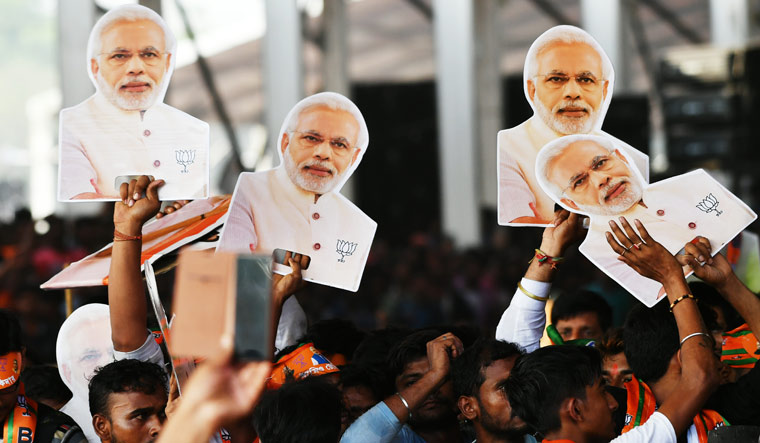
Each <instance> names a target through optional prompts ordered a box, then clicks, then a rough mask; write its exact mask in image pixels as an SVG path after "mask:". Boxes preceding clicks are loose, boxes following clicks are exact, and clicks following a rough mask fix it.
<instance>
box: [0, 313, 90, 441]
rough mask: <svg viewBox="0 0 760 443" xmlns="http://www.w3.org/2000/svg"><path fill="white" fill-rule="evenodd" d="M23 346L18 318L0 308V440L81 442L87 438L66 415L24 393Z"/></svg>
mask: <svg viewBox="0 0 760 443" xmlns="http://www.w3.org/2000/svg"><path fill="white" fill-rule="evenodd" d="M24 354H25V349H24V346H23V344H22V339H21V326H20V325H19V322H18V319H17V318H16V317H15V316H14V315H13V314H11V313H10V312H8V311H5V310H0V419H1V420H2V421H3V428H2V435H0V441H2V442H6V443H16V442H35V443H48V442H51V443H60V442H61V441H66V442H71V443H82V442H86V441H87V440H86V439H85V437H84V434H83V433H82V431H81V430H80V429H79V427H78V426H77V425H76V423H74V420H72V419H71V417H69V416H68V415H66V414H64V413H62V412H58V411H56V410H55V409H53V408H51V407H49V406H47V405H45V404H44V403H37V402H36V401H35V400H32V399H31V398H29V397H28V396H27V395H26V392H25V388H24V382H22V381H21V380H20V376H21V372H22V370H23V368H24Z"/></svg>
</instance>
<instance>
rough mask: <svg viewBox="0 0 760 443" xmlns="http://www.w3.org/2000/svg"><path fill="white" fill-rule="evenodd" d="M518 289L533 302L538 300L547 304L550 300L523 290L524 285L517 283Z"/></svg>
mask: <svg viewBox="0 0 760 443" xmlns="http://www.w3.org/2000/svg"><path fill="white" fill-rule="evenodd" d="M517 288H518V289H519V290H521V291H522V293H523V294H525V295H526V296H528V297H530V298H532V299H533V300H538V301H541V302H545V301H546V300H549V297H539V296H537V295H536V294H533V293H530V292H528V290H526V289H525V288H523V285H522V283H520V282H517Z"/></svg>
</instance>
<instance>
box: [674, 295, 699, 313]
mask: <svg viewBox="0 0 760 443" xmlns="http://www.w3.org/2000/svg"><path fill="white" fill-rule="evenodd" d="M687 298H690V299H692V300H694V301H695V302H696V301H697V299H696V298H694V296H693V295H691V294H684V295H682V296H680V297H678V298H677V299H675V300H673V303H671V304H670V312H673V307H674V306H675V305H677V304H678V303H680V302H681V301H682V300H686V299H687Z"/></svg>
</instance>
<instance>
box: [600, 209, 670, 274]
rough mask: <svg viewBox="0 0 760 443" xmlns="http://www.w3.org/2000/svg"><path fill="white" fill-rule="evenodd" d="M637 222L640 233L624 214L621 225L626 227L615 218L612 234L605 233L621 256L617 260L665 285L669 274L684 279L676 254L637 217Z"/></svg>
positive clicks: (611, 227) (611, 221)
mask: <svg viewBox="0 0 760 443" xmlns="http://www.w3.org/2000/svg"><path fill="white" fill-rule="evenodd" d="M634 223H635V224H636V229H637V230H638V233H637V232H636V231H634V229H633V227H632V226H631V225H630V224H629V223H628V220H626V219H625V217H620V225H621V226H622V227H623V229H620V227H619V226H618V224H617V223H615V221H614V220H610V229H611V230H612V233H610V232H609V231H608V232H606V233H605V235H606V237H607V243H608V244H609V245H610V247H611V248H612V250H613V251H615V252H616V253H617V254H619V255H620V256H619V257H618V260H620V261H622V262H623V263H625V264H627V265H628V266H630V267H631V268H633V269H634V270H635V271H636V272H638V273H639V274H641V275H643V276H644V277H648V278H651V279H652V280H656V281H658V282H660V283H662V284H663V285H664V284H665V281H666V280H667V279H668V278H669V277H670V278H672V277H675V276H676V275H677V276H678V277H679V278H681V279H683V271H682V269H681V265H680V264H679V263H678V261H676V259H675V257H673V255H671V254H670V252H668V250H667V249H665V248H664V247H663V246H662V245H661V244H659V243H657V242H656V241H655V240H654V239H653V238H652V237H651V236H650V235H649V232H647V230H646V228H644V225H643V224H642V223H641V222H640V221H639V220H635V221H634ZM613 234H614V235H613Z"/></svg>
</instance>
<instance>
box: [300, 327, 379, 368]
mask: <svg viewBox="0 0 760 443" xmlns="http://www.w3.org/2000/svg"><path fill="white" fill-rule="evenodd" d="M364 336H365V333H364V332H362V331H360V330H359V329H357V328H356V325H354V324H353V323H352V322H351V321H349V320H344V319H339V318H334V319H330V320H320V321H318V322H316V323H314V324H312V325H311V326H309V329H308V331H306V339H304V340H301V341H304V342H308V341H310V342H312V343H314V346H315V347H316V348H317V349H319V350H320V351H321V352H322V353H323V354H325V356H326V357H327V358H330V357H332V356H333V355H334V354H341V355H342V356H343V357H345V359H346V361H348V362H350V361H351V359H352V357H353V355H354V350H356V347H357V346H359V343H361V341H362V340H363V339H364ZM330 361H333V359H332V358H330ZM333 363H335V364H337V365H340V364H341V363H340V362H336V361H333Z"/></svg>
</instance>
